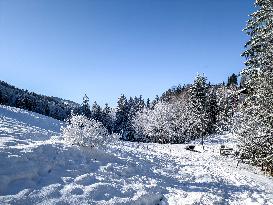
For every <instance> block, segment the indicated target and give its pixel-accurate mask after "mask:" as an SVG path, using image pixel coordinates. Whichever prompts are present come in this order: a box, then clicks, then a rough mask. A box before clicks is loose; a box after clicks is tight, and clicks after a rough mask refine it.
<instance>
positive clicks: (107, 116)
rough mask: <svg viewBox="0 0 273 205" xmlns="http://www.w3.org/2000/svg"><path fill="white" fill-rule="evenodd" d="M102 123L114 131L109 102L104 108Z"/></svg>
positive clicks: (110, 130)
mask: <svg viewBox="0 0 273 205" xmlns="http://www.w3.org/2000/svg"><path fill="white" fill-rule="evenodd" d="M102 124H103V125H104V127H105V128H106V129H107V130H108V132H109V133H112V132H113V131H114V121H113V116H112V110H111V108H110V107H109V105H108V104H107V103H106V104H105V107H104V109H103V110H102Z"/></svg>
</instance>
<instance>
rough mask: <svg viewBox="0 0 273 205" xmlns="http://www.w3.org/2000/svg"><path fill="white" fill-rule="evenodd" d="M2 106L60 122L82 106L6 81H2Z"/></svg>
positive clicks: (0, 86) (0, 87)
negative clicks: (30, 112)
mask: <svg viewBox="0 0 273 205" xmlns="http://www.w3.org/2000/svg"><path fill="white" fill-rule="evenodd" d="M0 104H2V105H8V106H12V107H18V108H22V109H25V110H29V111H33V112H36V113H39V114H43V115H46V116H50V117H53V118H55V119H58V120H64V119H65V118H67V116H68V115H69V114H70V113H71V110H72V109H75V108H77V107H79V106H80V105H79V104H77V103H75V102H73V101H69V100H64V99H61V98H58V97H52V96H51V97H50V96H45V95H41V94H37V93H34V92H29V91H28V90H24V89H20V88H16V87H15V86H13V85H10V84H8V83H6V82H4V81H0Z"/></svg>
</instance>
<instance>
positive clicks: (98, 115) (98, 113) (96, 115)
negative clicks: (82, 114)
mask: <svg viewBox="0 0 273 205" xmlns="http://www.w3.org/2000/svg"><path fill="white" fill-rule="evenodd" d="M91 118H92V119H94V120H96V121H98V122H102V109H101V107H100V106H99V104H98V103H97V102H96V101H95V102H94V103H93V105H92V109H91Z"/></svg>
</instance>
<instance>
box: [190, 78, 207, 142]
mask: <svg viewBox="0 0 273 205" xmlns="http://www.w3.org/2000/svg"><path fill="white" fill-rule="evenodd" d="M206 80H207V78H206V77H205V76H204V75H197V77H196V79H195V81H194V83H193V85H192V86H191V87H190V89H189V112H190V119H189V121H190V122H189V125H190V127H189V130H188V132H189V133H188V134H189V135H190V136H191V137H192V139H196V138H199V137H202V139H203V137H204V136H205V135H206V134H207V133H208V123H209V116H208V113H207V102H208V99H207V93H208V89H207V83H206Z"/></svg>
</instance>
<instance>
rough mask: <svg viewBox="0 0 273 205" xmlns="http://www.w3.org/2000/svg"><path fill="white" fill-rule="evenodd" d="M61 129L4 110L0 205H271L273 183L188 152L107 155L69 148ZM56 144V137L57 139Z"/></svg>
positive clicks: (211, 152) (214, 143)
mask: <svg viewBox="0 0 273 205" xmlns="http://www.w3.org/2000/svg"><path fill="white" fill-rule="evenodd" d="M61 125H62V124H61V122H59V121H57V120H54V119H52V118H48V117H45V116H42V115H39V114H35V113H31V112H27V111H24V110H20V109H17V108H10V107H5V106H0V204H81V205H83V204H150V205H154V204H163V205H164V204H247V205H248V204H273V179H272V178H269V177H266V176H264V175H263V174H262V173H259V171H257V170H256V169H254V168H252V167H249V166H247V165H242V164H241V165H239V167H238V168H236V161H234V160H233V159H232V158H227V157H222V156H220V155H219V146H220V145H219V144H220V143H221V144H222V143H230V146H232V141H233V139H232V136H230V135H226V136H216V137H214V138H210V139H209V140H207V142H206V144H207V145H206V147H205V151H203V150H202V149H201V148H200V147H199V150H200V152H190V151H187V150H185V149H184V148H185V145H159V144H141V143H139V144H138V143H130V142H118V143H116V144H115V145H109V147H108V149H107V151H103V150H86V149H80V148H78V147H71V146H67V145H65V144H64V143H63V141H62V140H61V137H60V133H59V130H60V127H61ZM52 136H53V137H52Z"/></svg>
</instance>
